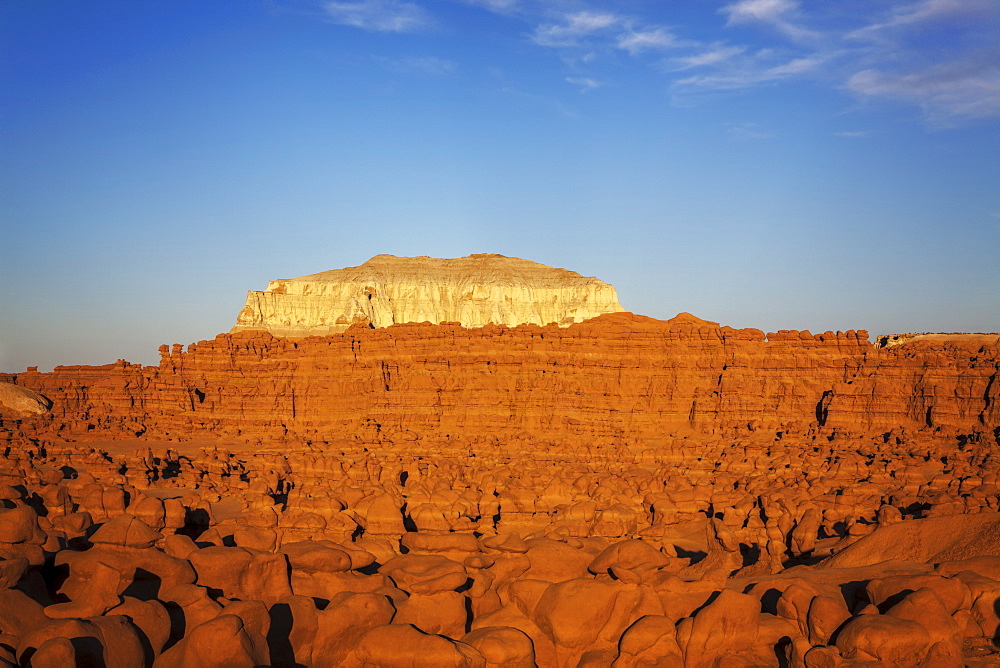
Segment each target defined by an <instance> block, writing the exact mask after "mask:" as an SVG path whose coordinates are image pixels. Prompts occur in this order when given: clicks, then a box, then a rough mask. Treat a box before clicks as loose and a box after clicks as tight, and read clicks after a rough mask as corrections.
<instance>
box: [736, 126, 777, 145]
mask: <svg viewBox="0 0 1000 668" xmlns="http://www.w3.org/2000/svg"><path fill="white" fill-rule="evenodd" d="M727 131H728V133H729V137H730V138H731V139H735V140H736V141H751V140H755V139H771V138H773V137H774V136H775V134H774V133H773V132H766V131H764V130H761V129H760V128H759V127H757V124H756V123H749V122H744V123H730V124H728V125H727Z"/></svg>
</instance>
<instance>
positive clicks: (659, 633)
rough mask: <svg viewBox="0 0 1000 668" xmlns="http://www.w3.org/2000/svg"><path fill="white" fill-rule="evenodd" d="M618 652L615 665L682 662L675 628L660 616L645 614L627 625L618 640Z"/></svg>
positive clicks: (673, 664)
mask: <svg viewBox="0 0 1000 668" xmlns="http://www.w3.org/2000/svg"><path fill="white" fill-rule="evenodd" d="M618 654H619V656H618V660H617V661H616V662H615V663H614V664H613V666H614V667H615V668H625V667H626V666H628V667H632V666H635V667H639V666H641V667H643V668H647V667H648V668H653V667H654V666H678V667H679V666H683V665H684V657H683V655H682V654H681V648H680V646H679V645H678V644H677V628H676V626H675V625H674V622H673V620H671V619H670V618H669V617H664V616H663V615H646V616H645V617H642V618H640V619H639V620H637V621H636V622H635V623H634V624H632V626H630V627H628V629H626V630H625V633H623V634H622V637H621V640H620V641H619V643H618Z"/></svg>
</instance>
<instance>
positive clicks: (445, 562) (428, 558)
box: [379, 554, 469, 594]
mask: <svg viewBox="0 0 1000 668" xmlns="http://www.w3.org/2000/svg"><path fill="white" fill-rule="evenodd" d="M379 572H380V573H383V574H385V575H388V576H389V577H390V578H392V581H393V582H395V583H396V586H397V587H399V588H400V589H402V590H403V591H405V592H409V593H411V594H434V593H437V592H443V591H454V590H456V589H458V588H459V587H461V586H463V585H465V584H466V583H467V582H468V579H469V575H468V573H467V572H466V570H465V566H463V565H462V564H460V563H458V562H456V561H452V560H451V559H448V558H447V557H441V556H435V555H428V554H403V555H400V556H398V557H394V558H392V559H390V560H389V561H387V562H386V563H385V564H383V565H382V567H381V568H379Z"/></svg>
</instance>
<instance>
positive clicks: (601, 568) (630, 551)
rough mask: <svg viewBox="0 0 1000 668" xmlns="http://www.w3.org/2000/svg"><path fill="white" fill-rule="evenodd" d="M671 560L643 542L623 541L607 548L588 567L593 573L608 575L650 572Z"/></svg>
mask: <svg viewBox="0 0 1000 668" xmlns="http://www.w3.org/2000/svg"><path fill="white" fill-rule="evenodd" d="M669 563H670V560H669V559H668V558H667V557H666V555H664V554H663V553H662V552H660V551H659V550H657V549H656V548H655V547H653V546H652V545H650V544H649V543H647V542H646V541H643V540H636V539H630V540H623V541H619V542H617V543H615V544H614V545H611V546H609V547H607V548H606V549H605V550H604V551H603V552H601V553H600V554H599V555H597V557H595V558H594V560H593V561H592V562H590V565H589V566H588V567H587V570H589V571H590V572H591V573H594V574H599V573H608V572H609V571H610V570H611V569H612V568H614V569H616V570H617V569H623V568H624V569H628V570H632V571H640V572H650V571H654V570H656V569H658V568H662V567H663V566H666V565H668V564H669Z"/></svg>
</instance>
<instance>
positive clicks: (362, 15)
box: [323, 0, 433, 32]
mask: <svg viewBox="0 0 1000 668" xmlns="http://www.w3.org/2000/svg"><path fill="white" fill-rule="evenodd" d="M323 9H324V10H325V11H326V14H327V17H328V18H329V19H330V20H331V21H333V22H334V23H338V24H340V25H346V26H352V27H354V28H361V29H362V30H372V31H375V32H417V31H420V30H423V29H425V28H428V27H430V26H431V25H433V20H432V19H431V17H430V15H429V14H428V13H427V12H426V11H425V10H424V8H423V7H421V6H420V5H417V4H414V3H412V2H401V1H400V0H361V1H360V2H326V3H325V4H324V5H323Z"/></svg>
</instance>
